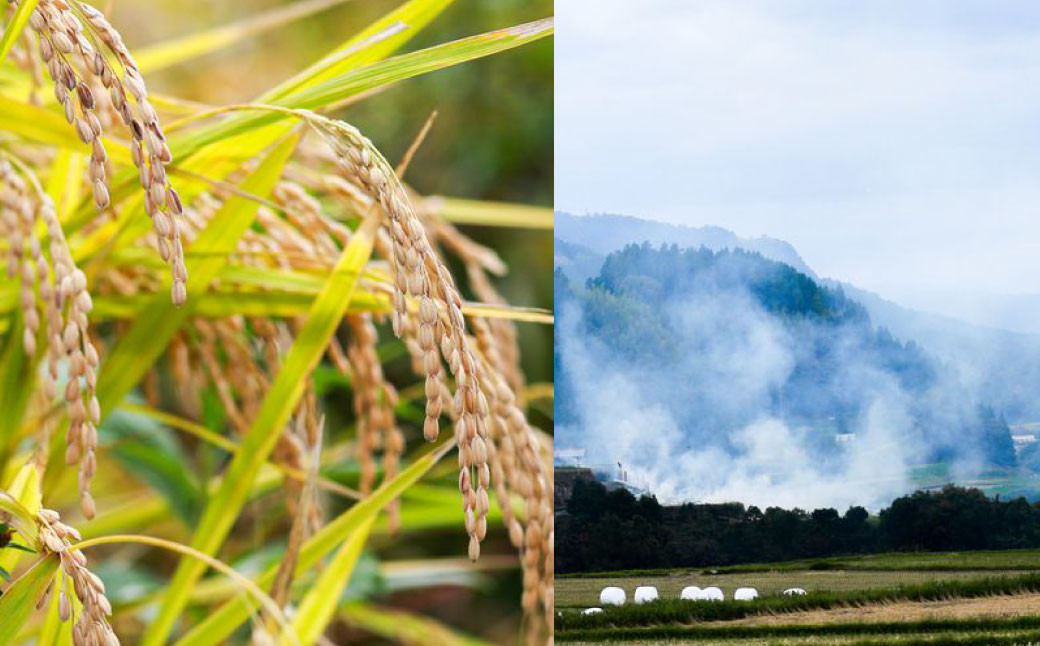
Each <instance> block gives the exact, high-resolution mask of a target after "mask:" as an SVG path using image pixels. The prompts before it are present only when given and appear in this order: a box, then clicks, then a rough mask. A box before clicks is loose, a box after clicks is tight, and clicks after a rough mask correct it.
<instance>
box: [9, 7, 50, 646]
mask: <svg viewBox="0 0 1040 646" xmlns="http://www.w3.org/2000/svg"><path fill="white" fill-rule="evenodd" d="M39 2H40V0H22V3H21V4H19V5H18V8H17V9H16V10H15V12H14V15H13V16H12V17H11V21H10V22H8V23H7V27H5V28H4V37H3V39H0V65H2V64H3V62H4V61H6V60H7V55H8V54H10V53H11V48H12V47H14V44H15V42H17V41H18V38H19V37H20V36H21V35H22V30H23V29H25V25H26V24H28V22H29V16H30V15H31V14H32V11H33V9H35V8H36V5H37V4H39ZM0 643H6V642H0Z"/></svg>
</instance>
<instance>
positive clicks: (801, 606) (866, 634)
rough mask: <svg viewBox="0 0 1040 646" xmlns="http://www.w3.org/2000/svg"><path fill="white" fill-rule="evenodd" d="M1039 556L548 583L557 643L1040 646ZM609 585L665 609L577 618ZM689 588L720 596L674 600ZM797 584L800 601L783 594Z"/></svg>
mask: <svg viewBox="0 0 1040 646" xmlns="http://www.w3.org/2000/svg"><path fill="white" fill-rule="evenodd" d="M1038 570H1040V551H1038V550H1008V551H998V552H961V553H936V554H879V555H870V556H863V557H847V558H841V559H824V560H822V561H803V562H787V563H772V564H768V563H767V564H754V565H748V566H739V567H736V568H718V569H716V570H714V571H715V572H716V573H714V574H708V573H707V572H710V571H711V570H696V571H681V572H676V571H664V572H653V573H650V572H645V573H638V574H636V573H615V574H609V573H602V574H597V575H595V576H589V577H584V578H583V577H569V578H561V579H558V580H557V582H556V607H557V609H558V610H559V611H560V612H561V613H562V614H561V615H559V616H558V617H557V621H556V628H557V640H558V641H560V642H567V643H576V644H593V643H603V642H613V643H625V644H640V645H651V644H670V645H674V644H693V643H696V644H716V643H718V644H738V643H739V644H780V645H784V644H791V645H796V644H857V645H861V646H874V645H876V646H882V645H886V644H933V645H940V644H980V645H981V644H1029V643H1040V573H1038ZM607 585H616V586H619V587H622V588H624V589H625V590H626V592H627V593H628V595H629V599H631V596H632V593H633V591H634V590H635V587H636V586H637V585H654V586H656V587H657V588H658V591H659V592H660V594H661V601H659V602H657V603H654V604H648V605H643V606H635V605H632V604H631V603H630V604H628V605H626V606H624V607H621V608H607V609H606V612H604V613H603V614H600V615H595V616H589V617H584V616H581V615H580V614H579V613H578V609H583V608H587V607H592V606H597V605H599V591H600V590H601V589H602V588H603V587H605V586H607ZM687 585H697V586H701V587H704V586H708V585H714V586H718V587H720V588H722V589H723V591H724V592H725V593H726V597H727V599H729V598H731V597H732V594H733V591H734V590H735V589H736V588H737V587H740V586H751V587H755V588H757V589H758V591H759V593H760V594H761V595H762V598H761V599H759V600H757V601H754V602H750V603H744V602H735V601H725V602H722V603H712V604H707V603H693V602H682V601H678V600H677V597H678V593H679V591H680V590H681V589H682V588H683V587H684V586H687ZM788 587H802V588H805V589H806V590H808V591H809V592H810V594H809V595H808V596H805V597H795V598H785V597H782V596H779V594H780V592H781V591H782V590H783V589H785V588H788Z"/></svg>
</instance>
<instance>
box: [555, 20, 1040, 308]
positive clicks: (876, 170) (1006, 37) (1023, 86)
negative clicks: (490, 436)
mask: <svg viewBox="0 0 1040 646" xmlns="http://www.w3.org/2000/svg"><path fill="white" fill-rule="evenodd" d="M983 4H984V5H985V6H984V7H983V6H981V5H980V4H979V3H967V2H913V3H906V2H870V3H832V2H801V1H793V0H785V1H783V2H775V1H773V2H765V1H760V2H741V3H735V2H726V1H725V0H713V1H702V0H698V1H690V0H653V1H647V2H631V1H629V0H565V1H564V2H561V3H558V4H557V7H556V12H557V21H558V29H557V36H556V45H555V46H556V115H555V122H556V132H555V137H556V159H555V169H556V196H557V199H556V204H557V208H560V209H563V210H570V211H575V212H579V213H580V212H585V211H609V212H621V213H629V214H633V215H640V216H644V217H651V218H655V219H662V220H668V221H672V222H685V223H689V224H695V225H702V224H717V225H720V226H725V227H727V228H731V229H734V230H736V231H737V232H738V233H742V234H769V235H774V236H776V237H780V238H784V239H787V240H789V241H791V242H792V243H794V244H795V245H796V246H797V247H798V249H799V251H801V252H802V254H803V255H804V256H805V257H806V259H807V260H808V261H809V263H810V264H811V265H813V266H814V268H815V269H817V271H819V272H820V273H822V274H824V275H829V276H833V277H836V278H841V279H848V280H852V281H854V282H858V283H860V284H863V285H864V286H868V287H870V286H874V287H877V286H881V285H895V286H901V287H903V288H906V289H907V290H909V289H928V288H948V287H950V286H951V285H957V286H961V287H967V288H970V289H977V290H980V291H986V290H990V291H1004V292H1014V291H1030V290H1031V289H1032V287H1031V285H1032V284H1033V281H1034V280H1035V277H1036V276H1038V275H1040V253H1036V252H1037V246H1038V245H1037V243H1034V242H1032V241H1033V240H1038V241H1040V217H1038V216H1040V125H1038V124H1040V118H1038V116H1037V115H1040V91H1038V89H1037V88H1040V83H1038V82H1037V81H1040V63H1038V61H1040V32H1038V31H1037V30H1035V29H1034V28H1033V27H1035V26H1036V24H1037V23H1038V22H1040V5H1035V4H1032V3H1013V2H993V3H983Z"/></svg>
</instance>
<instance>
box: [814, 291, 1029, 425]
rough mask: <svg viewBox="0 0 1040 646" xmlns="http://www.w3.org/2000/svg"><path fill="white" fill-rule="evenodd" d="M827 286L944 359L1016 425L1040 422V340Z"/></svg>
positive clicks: (889, 327)
mask: <svg viewBox="0 0 1040 646" xmlns="http://www.w3.org/2000/svg"><path fill="white" fill-rule="evenodd" d="M823 283H824V284H825V285H828V286H829V287H832V288H841V289H843V290H844V291H845V293H846V294H848V295H849V297H851V298H854V299H855V300H857V301H859V302H860V303H861V304H862V305H863V306H864V307H866V308H867V311H868V312H869V313H870V317H871V318H872V319H873V320H874V321H875V322H876V323H877V324H878V325H882V326H884V327H886V328H888V329H889V330H891V332H892V333H893V334H894V335H895V336H897V337H899V338H902V339H909V340H913V341H916V342H917V343H918V344H920V345H921V346H922V347H924V348H925V349H927V350H928V351H929V352H930V353H931V354H933V355H935V356H936V357H939V358H940V359H941V360H942V361H943V362H944V363H945V364H947V365H948V366H949V367H950V368H952V369H955V370H956V371H957V372H958V374H959V377H960V379H961V380H962V381H964V382H965V383H968V384H970V385H971V386H972V388H973V390H975V391H976V392H977V393H979V395H980V396H981V397H983V398H985V399H986V401H988V402H991V403H992V404H993V406H994V407H996V408H997V409H998V410H1000V411H1002V412H1003V413H1004V414H1005V415H1006V416H1007V417H1008V419H1009V420H1011V421H1012V423H1018V424H1021V423H1027V422H1034V421H1040V397H1038V389H1040V336H1038V335H1036V334H1026V333H1021V332H1012V331H1009V330H1005V329H1001V328H998V327H989V326H984V325H975V324H972V323H966V322H964V321H962V320H960V319H957V318H954V317H951V316H944V315H942V314H933V313H931V312H920V311H917V310H914V309H911V308H908V307H904V306H902V305H899V304H897V303H894V302H892V301H890V300H887V299H885V298H883V297H881V296H879V295H878V294H875V293H874V292H871V291H868V290H865V289H861V288H859V287H856V286H855V285H851V284H849V283H844V282H839V281H834V280H824V281H823Z"/></svg>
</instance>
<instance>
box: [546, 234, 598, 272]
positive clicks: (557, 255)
mask: <svg viewBox="0 0 1040 646" xmlns="http://www.w3.org/2000/svg"><path fill="white" fill-rule="evenodd" d="M604 257H605V256H604V255H603V254H601V253H597V252H595V251H593V250H592V249H589V248H588V247H584V246H582V245H579V244H574V243H571V242H566V241H564V240H560V239H559V238H553V268H554V269H556V268H560V269H563V271H564V272H565V273H566V274H567V276H568V277H569V278H570V279H571V280H573V281H576V282H578V283H584V282H585V281H586V280H587V279H589V278H592V277H593V276H595V275H596V274H598V273H599V268H600V267H601V266H603V258H604Z"/></svg>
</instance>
